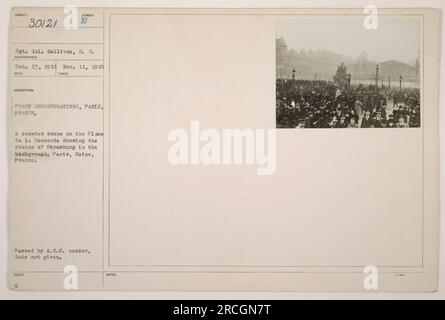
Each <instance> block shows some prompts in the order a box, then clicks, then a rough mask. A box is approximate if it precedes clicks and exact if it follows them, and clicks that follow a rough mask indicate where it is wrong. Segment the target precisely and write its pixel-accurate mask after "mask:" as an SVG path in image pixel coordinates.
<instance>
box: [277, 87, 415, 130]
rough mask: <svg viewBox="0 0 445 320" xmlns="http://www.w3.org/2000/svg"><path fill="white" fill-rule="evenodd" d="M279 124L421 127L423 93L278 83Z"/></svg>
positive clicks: (291, 126) (375, 88)
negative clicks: (421, 94) (388, 106)
mask: <svg viewBox="0 0 445 320" xmlns="http://www.w3.org/2000/svg"><path fill="white" fill-rule="evenodd" d="M387 101H391V106H392V107H391V108H387ZM276 122H277V127H278V128H392V127H394V128H407V127H420V90H419V89H416V88H402V89H401V90H399V88H396V89H389V88H385V87H383V88H382V87H380V88H379V87H377V86H374V85H366V86H365V85H362V84H360V85H356V86H353V85H350V84H348V85H347V86H346V87H343V88H341V89H340V88H339V87H338V85H336V84H335V83H334V82H328V81H316V80H294V79H277V82H276Z"/></svg>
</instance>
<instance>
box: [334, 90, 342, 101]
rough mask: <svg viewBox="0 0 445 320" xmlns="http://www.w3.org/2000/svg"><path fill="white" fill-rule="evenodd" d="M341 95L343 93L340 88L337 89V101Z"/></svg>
mask: <svg viewBox="0 0 445 320" xmlns="http://www.w3.org/2000/svg"><path fill="white" fill-rule="evenodd" d="M340 95H341V91H340V89H339V88H337V91H336V92H335V99H337V98H338V97H339V96H340Z"/></svg>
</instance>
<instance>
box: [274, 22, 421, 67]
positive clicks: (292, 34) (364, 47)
mask: <svg viewBox="0 0 445 320" xmlns="http://www.w3.org/2000/svg"><path fill="white" fill-rule="evenodd" d="M419 33H420V30H419V20H418V19H416V18H391V19H388V18H383V17H380V18H379V19H378V29H377V30H374V29H372V30H367V29H365V28H364V27H363V19H362V18H359V19H345V18H342V19H319V18H318V19H308V18H302V19H298V20H297V19H292V20H279V21H277V37H278V38H280V37H283V38H284V40H285V41H286V43H287V45H288V47H289V49H295V50H300V49H305V50H309V49H326V50H330V51H333V52H335V53H341V54H347V55H350V56H352V57H355V58H356V57H357V56H358V55H359V54H361V53H362V52H364V51H366V53H367V55H368V59H369V60H374V61H377V62H384V61H387V60H398V61H403V62H410V63H412V62H413V61H414V60H415V59H416V57H417V55H418V50H419V43H420V39H419Z"/></svg>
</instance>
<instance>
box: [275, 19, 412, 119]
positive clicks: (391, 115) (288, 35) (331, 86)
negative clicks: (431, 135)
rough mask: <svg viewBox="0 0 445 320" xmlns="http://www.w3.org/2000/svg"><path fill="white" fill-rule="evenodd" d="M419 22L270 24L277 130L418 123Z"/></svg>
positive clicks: (288, 21) (291, 21)
mask: <svg viewBox="0 0 445 320" xmlns="http://www.w3.org/2000/svg"><path fill="white" fill-rule="evenodd" d="M420 26H421V20H420V19H418V18H411V17H381V18H380V19H379V20H378V23H377V25H376V26H375V28H369V29H368V28H365V26H364V24H363V18H362V17H361V18H360V17H357V18H349V17H345V18H336V19H329V18H324V19H283V20H278V21H277V24H276V40H275V41H276V42H275V44H276V48H275V49H276V126H277V128H418V127H420V126H421V105H420V101H421V99H420V89H421V86H420V83H421V82H420V80H421V46H420V43H421V38H420Z"/></svg>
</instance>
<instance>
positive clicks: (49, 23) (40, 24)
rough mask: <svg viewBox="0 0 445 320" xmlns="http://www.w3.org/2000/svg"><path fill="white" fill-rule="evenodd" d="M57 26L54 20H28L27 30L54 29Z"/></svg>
mask: <svg viewBox="0 0 445 320" xmlns="http://www.w3.org/2000/svg"><path fill="white" fill-rule="evenodd" d="M56 25H57V20H56V19H35V18H31V19H30V20H29V25H28V27H29V28H55V27H56Z"/></svg>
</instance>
